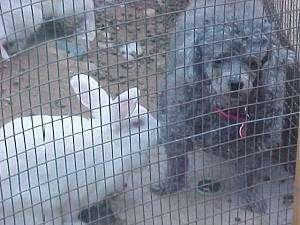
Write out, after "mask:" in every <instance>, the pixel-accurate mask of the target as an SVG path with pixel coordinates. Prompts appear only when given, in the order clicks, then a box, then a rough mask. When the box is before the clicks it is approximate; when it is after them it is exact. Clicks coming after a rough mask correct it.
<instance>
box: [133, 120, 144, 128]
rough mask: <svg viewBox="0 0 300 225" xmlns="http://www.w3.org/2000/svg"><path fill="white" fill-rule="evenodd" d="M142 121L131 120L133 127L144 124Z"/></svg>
mask: <svg viewBox="0 0 300 225" xmlns="http://www.w3.org/2000/svg"><path fill="white" fill-rule="evenodd" d="M142 122H143V121H142V120H141V119H139V118H135V119H131V126H133V127H139V126H140V125H141V124H142Z"/></svg>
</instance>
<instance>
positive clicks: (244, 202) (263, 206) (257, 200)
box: [239, 191, 268, 214]
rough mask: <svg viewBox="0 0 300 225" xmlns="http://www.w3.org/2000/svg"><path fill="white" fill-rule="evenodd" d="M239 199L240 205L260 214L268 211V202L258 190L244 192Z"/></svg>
mask: <svg viewBox="0 0 300 225" xmlns="http://www.w3.org/2000/svg"><path fill="white" fill-rule="evenodd" d="M239 199H240V205H241V206H242V208H244V209H246V210H249V211H251V212H254V213H258V214H263V213H265V212H266V211H267V208H268V206H267V202H266V201H265V200H264V199H262V195H259V194H258V193H257V192H256V191H247V192H242V193H240V196H239Z"/></svg>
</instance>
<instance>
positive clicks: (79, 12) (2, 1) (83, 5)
mask: <svg viewBox="0 0 300 225" xmlns="http://www.w3.org/2000/svg"><path fill="white" fill-rule="evenodd" d="M0 5H1V13H0V50H1V56H2V58H3V59H9V55H8V53H7V51H6V49H5V46H6V45H7V44H8V43H10V42H17V44H18V49H23V48H24V46H25V44H26V40H27V39H28V38H29V37H30V36H31V35H32V34H33V33H34V32H35V31H36V30H37V29H38V28H39V27H40V26H41V24H42V23H43V22H44V21H45V19H56V18H64V17H69V16H73V15H74V16H76V17H77V18H82V21H81V23H80V28H79V31H80V32H81V33H83V34H81V35H80V37H81V38H83V39H86V37H87V40H88V44H89V42H91V41H93V40H94V39H95V37H96V34H95V29H96V28H95V17H94V11H93V10H94V1H93V0H0ZM85 27H86V29H85ZM85 33H87V35H85Z"/></svg>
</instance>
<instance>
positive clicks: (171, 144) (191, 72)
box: [151, 0, 294, 213]
mask: <svg viewBox="0 0 300 225" xmlns="http://www.w3.org/2000/svg"><path fill="white" fill-rule="evenodd" d="M273 26H274V25H273V24H272V23H271V22H269V21H268V20H267V18H266V15H265V12H264V10H263V5H262V3H261V2H260V1H254V0H247V1H246V0H245V1H236V0H230V1H228V0H226V4H225V0H217V1H215V0H206V1H203V0H198V1H197V0H195V1H192V3H190V5H189V7H188V8H187V10H186V12H185V13H184V14H182V15H181V16H180V17H179V18H178V20H177V23H176V26H175V30H174V34H173V36H172V39H171V52H170V56H169V63H168V67H167V72H166V76H165V85H164V86H163V87H161V90H160V91H161V93H160V97H159V120H160V121H161V122H163V123H164V124H165V126H164V127H163V128H162V131H161V140H162V142H163V143H164V144H165V147H166V154H167V157H168V169H167V175H168V181H167V182H165V183H161V184H159V185H152V187H151V189H152V190H153V191H156V192H159V193H162V194H163V193H172V192H175V191H177V190H180V189H181V188H182V187H183V186H184V185H185V173H186V168H187V164H188V159H187V156H186V152H187V151H190V150H192V149H193V145H194V143H195V142H196V141H197V144H200V145H202V147H203V148H204V150H205V151H209V152H214V153H216V154H219V155H222V156H224V157H226V158H236V157H238V156H239V157H241V156H244V157H242V158H241V159H240V160H237V163H236V174H237V176H236V184H237V187H238V188H239V189H244V190H245V191H241V193H240V197H241V198H240V199H241V204H243V206H245V207H247V208H249V209H250V210H252V211H255V212H260V213H261V212H264V211H265V210H266V203H265V201H264V200H262V196H259V194H258V193H257V192H256V191H255V190H254V189H252V188H250V186H251V185H253V182H254V181H253V177H254V176H255V173H254V172H253V169H256V168H259V167H260V166H261V157H262V153H261V152H259V151H258V149H261V148H262V146H264V147H263V148H266V149H271V148H273V147H277V146H280V145H281V130H282V126H283V117H282V116H283V114H284V111H283V110H284V95H285V79H286V73H287V69H288V67H289V65H292V64H293V63H294V55H293V52H291V51H290V50H287V49H285V48H283V47H282V46H281V45H280V43H279V40H278V38H277V35H276V33H274V31H273V30H272V29H273ZM216 106H217V107H218V108H221V109H224V110H225V109H229V108H233V111H234V112H236V114H237V115H239V114H242V113H243V110H244V109H245V107H246V109H247V114H248V115H249V116H250V118H249V119H248V123H247V137H246V138H239V136H238V133H239V128H240V126H241V124H240V123H238V122H236V121H229V120H228V119H222V118H220V117H219V116H218V115H217V114H216V113H214V112H213V110H214V107H216Z"/></svg>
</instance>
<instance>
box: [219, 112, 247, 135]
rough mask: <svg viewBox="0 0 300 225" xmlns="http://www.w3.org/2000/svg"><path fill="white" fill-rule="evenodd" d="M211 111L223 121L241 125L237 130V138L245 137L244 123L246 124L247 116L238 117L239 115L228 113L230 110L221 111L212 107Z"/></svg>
mask: <svg viewBox="0 0 300 225" xmlns="http://www.w3.org/2000/svg"><path fill="white" fill-rule="evenodd" d="M213 110H214V112H215V113H216V114H218V116H219V117H221V118H223V119H227V120H230V121H232V122H236V123H242V125H241V126H240V129H239V136H240V137H241V138H245V137H246V136H247V123H245V122H247V115H245V116H243V115H240V114H239V113H237V114H236V115H234V114H231V113H230V110H222V109H220V108H218V107H214V109H213ZM237 110H238V109H237Z"/></svg>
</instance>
